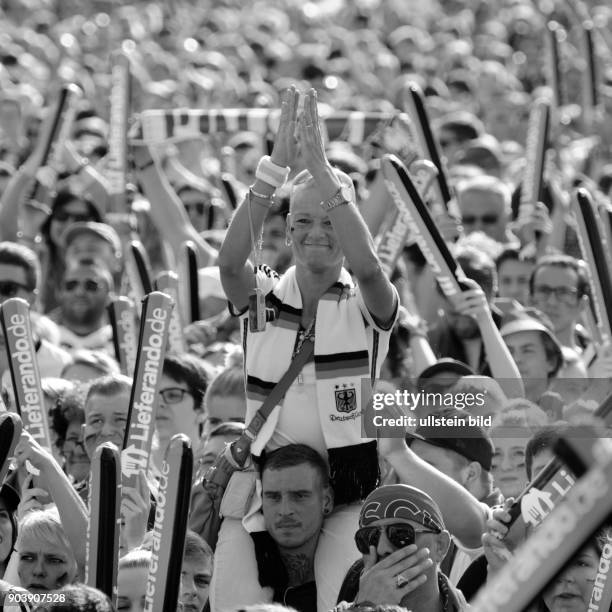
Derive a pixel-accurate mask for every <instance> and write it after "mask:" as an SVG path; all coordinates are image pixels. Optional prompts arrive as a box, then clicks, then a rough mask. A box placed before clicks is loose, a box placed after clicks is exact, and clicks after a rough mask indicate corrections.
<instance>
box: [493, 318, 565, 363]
mask: <svg viewBox="0 0 612 612" xmlns="http://www.w3.org/2000/svg"><path fill="white" fill-rule="evenodd" d="M526 331H539V332H542V333H543V334H544V335H545V336H547V337H548V338H549V339H550V341H551V342H553V343H554V345H555V346H556V347H557V349H558V352H559V355H560V356H561V358H562V357H563V350H562V349H561V345H560V344H559V341H558V340H557V338H556V337H555V335H554V334H553V332H552V331H551V330H550V328H548V327H547V326H546V325H544V323H541V322H540V321H538V320H537V319H534V318H532V317H520V318H518V319H514V320H513V321H509V322H508V323H505V324H504V325H502V327H501V329H500V330H499V333H500V334H501V337H502V338H505V337H506V336H510V335H512V334H518V333H520V332H526Z"/></svg>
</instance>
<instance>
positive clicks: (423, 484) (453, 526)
mask: <svg viewBox="0 0 612 612" xmlns="http://www.w3.org/2000/svg"><path fill="white" fill-rule="evenodd" d="M378 448H379V451H380V453H381V455H382V456H383V457H384V458H385V459H386V460H387V461H388V462H389V463H390V465H391V467H393V469H394V470H395V473H396V474H397V475H398V477H399V479H400V482H403V483H405V484H409V485H411V486H413V487H416V488H417V489H421V490H423V491H425V493H427V494H428V495H429V496H431V498H432V499H434V500H435V502H436V503H437V504H438V506H440V510H441V511H442V516H443V517H444V523H445V524H446V528H447V529H448V531H449V532H450V533H451V534H452V535H454V536H456V537H457V538H458V539H459V540H460V541H461V543H462V544H463V545H464V546H465V547H466V548H479V547H480V545H481V537H482V534H483V533H484V532H485V528H486V524H485V520H486V517H485V513H484V511H483V508H482V506H481V504H480V502H479V501H478V500H477V499H476V498H475V497H474V496H473V495H472V494H471V493H470V492H469V491H467V490H466V489H464V488H463V487H462V486H461V485H460V484H459V483H457V482H455V481H454V480H453V479H452V478H449V477H448V476H446V475H445V474H443V473H442V472H440V471H439V470H437V469H436V468H434V467H432V466H431V465H429V464H428V463H426V462H425V461H423V460H422V459H421V458H420V457H418V456H417V455H416V454H415V453H414V452H413V451H412V450H411V449H410V448H408V445H407V444H406V442H405V441H404V440H403V439H402V438H384V439H380V440H379V441H378Z"/></svg>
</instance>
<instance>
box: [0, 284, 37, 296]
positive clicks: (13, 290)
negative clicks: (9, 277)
mask: <svg viewBox="0 0 612 612" xmlns="http://www.w3.org/2000/svg"><path fill="white" fill-rule="evenodd" d="M21 289H22V290H23V291H30V289H29V288H28V287H26V286H25V285H22V284H21V283H16V282H15V281H0V296H2V297H3V298H12V297H15V296H16V295H17V293H19V290H21Z"/></svg>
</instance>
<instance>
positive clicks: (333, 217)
mask: <svg viewBox="0 0 612 612" xmlns="http://www.w3.org/2000/svg"><path fill="white" fill-rule="evenodd" d="M299 134H300V144H301V147H302V149H301V152H302V157H303V159H304V162H305V164H306V168H307V169H308V170H309V171H310V173H311V174H312V176H313V177H314V179H315V181H316V183H317V186H318V188H319V191H320V194H321V196H322V198H323V202H326V201H328V200H330V199H331V198H332V197H333V196H335V195H336V194H337V193H338V192H339V191H340V188H341V187H342V186H343V185H342V184H341V182H340V179H339V178H338V176H337V174H336V173H335V172H334V169H333V168H332V167H331V165H330V163H329V162H328V161H327V156H326V155H325V147H324V144H323V138H322V136H321V130H320V127H319V117H318V112H317V94H316V91H315V90H314V89H311V90H310V91H309V92H308V93H307V94H306V99H305V102H304V112H303V113H302V116H301V118H300V122H299ZM353 200H354V198H353ZM328 214H329V219H330V221H331V224H332V226H333V228H334V231H335V233H336V236H337V238H338V242H339V244H340V247H341V248H342V252H343V253H344V256H345V257H346V260H347V262H348V267H349V268H350V270H351V272H352V273H353V275H354V276H355V278H356V279H357V282H358V284H359V288H360V289H361V293H362V295H363V299H364V302H365V305H366V306H367V308H368V310H369V311H370V313H371V314H372V316H373V317H374V318H375V319H376V320H377V321H378V322H380V323H381V324H385V323H387V322H390V320H391V318H392V317H393V314H394V313H395V311H396V308H397V297H396V293H395V291H394V290H393V286H392V285H391V281H390V280H389V279H388V278H387V277H386V276H385V274H384V272H383V271H382V268H381V265H380V261H379V260H378V257H377V255H376V250H375V249H374V241H373V239H372V236H371V234H370V232H369V230H368V227H367V225H366V223H365V221H364V219H363V217H362V216H361V213H360V212H359V209H358V208H357V206H356V204H355V202H354V201H352V202H349V203H348V204H345V205H342V206H340V205H338V206H335V207H333V208H331V209H330V210H329V211H328Z"/></svg>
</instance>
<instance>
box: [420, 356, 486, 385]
mask: <svg viewBox="0 0 612 612" xmlns="http://www.w3.org/2000/svg"><path fill="white" fill-rule="evenodd" d="M438 374H459V376H473V375H474V374H475V372H474V370H472V368H470V366H469V365H467V363H463V361H459V360H458V359H452V358H451V357H442V358H441V359H438V360H437V361H436V363H433V364H432V365H430V366H428V367H426V368H425V369H424V370H423V371H422V372H421V374H420V375H419V380H420V379H427V378H433V377H434V376H436V375H438Z"/></svg>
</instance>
